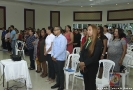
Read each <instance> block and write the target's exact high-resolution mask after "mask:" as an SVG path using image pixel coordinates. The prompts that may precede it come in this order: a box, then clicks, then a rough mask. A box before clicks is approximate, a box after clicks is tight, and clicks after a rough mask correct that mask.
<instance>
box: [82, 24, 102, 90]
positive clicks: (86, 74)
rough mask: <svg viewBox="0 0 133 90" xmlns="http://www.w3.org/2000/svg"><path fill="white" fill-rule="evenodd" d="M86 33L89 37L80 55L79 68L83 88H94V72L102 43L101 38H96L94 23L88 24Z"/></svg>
mask: <svg viewBox="0 0 133 90" xmlns="http://www.w3.org/2000/svg"><path fill="white" fill-rule="evenodd" d="M87 34H88V36H89V37H88V39H87V41H86V43H85V45H84V46H83V49H82V51H81V55H80V70H81V73H82V74H83V78H84V83H85V90H96V74H97V71H98V67H99V60H100V57H101V54H102V47H103V44H102V40H100V39H99V38H98V30H97V27H96V26H95V25H90V26H88V28H87Z"/></svg>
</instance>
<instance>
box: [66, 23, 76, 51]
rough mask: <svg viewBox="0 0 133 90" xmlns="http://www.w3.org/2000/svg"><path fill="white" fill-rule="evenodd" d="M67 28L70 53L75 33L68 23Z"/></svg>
mask: <svg viewBox="0 0 133 90" xmlns="http://www.w3.org/2000/svg"><path fill="white" fill-rule="evenodd" d="M65 28H66V32H65V34H64V36H65V37H66V39H67V51H69V53H72V51H73V39H74V36H73V33H72V32H71V26H70V25H67V26H66V27H65Z"/></svg>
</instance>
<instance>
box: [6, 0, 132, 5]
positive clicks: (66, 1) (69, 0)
mask: <svg viewBox="0 0 133 90" xmlns="http://www.w3.org/2000/svg"><path fill="white" fill-rule="evenodd" d="M4 1H16V2H26V3H31V4H32V3H34V4H44V5H58V6H92V5H111V4H121V3H125V4H129V3H133V0H4Z"/></svg>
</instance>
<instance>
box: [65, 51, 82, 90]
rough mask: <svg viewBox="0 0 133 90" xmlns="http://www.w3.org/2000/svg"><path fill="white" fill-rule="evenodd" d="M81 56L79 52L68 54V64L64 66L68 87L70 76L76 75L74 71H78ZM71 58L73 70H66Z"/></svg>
mask: <svg viewBox="0 0 133 90" xmlns="http://www.w3.org/2000/svg"><path fill="white" fill-rule="evenodd" d="M79 57H80V56H79V54H70V55H69V56H68V60H67V65H66V67H65V68H64V73H65V80H66V89H68V85H69V76H70V75H74V73H75V72H76V69H77V66H78V62H79ZM70 60H71V70H73V71H72V72H68V71H66V69H69V63H70Z"/></svg>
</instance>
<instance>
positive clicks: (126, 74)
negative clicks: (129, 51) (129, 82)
mask: <svg viewBox="0 0 133 90" xmlns="http://www.w3.org/2000/svg"><path fill="white" fill-rule="evenodd" d="M127 74H129V72H126V73H120V75H121V76H123V75H127Z"/></svg>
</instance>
